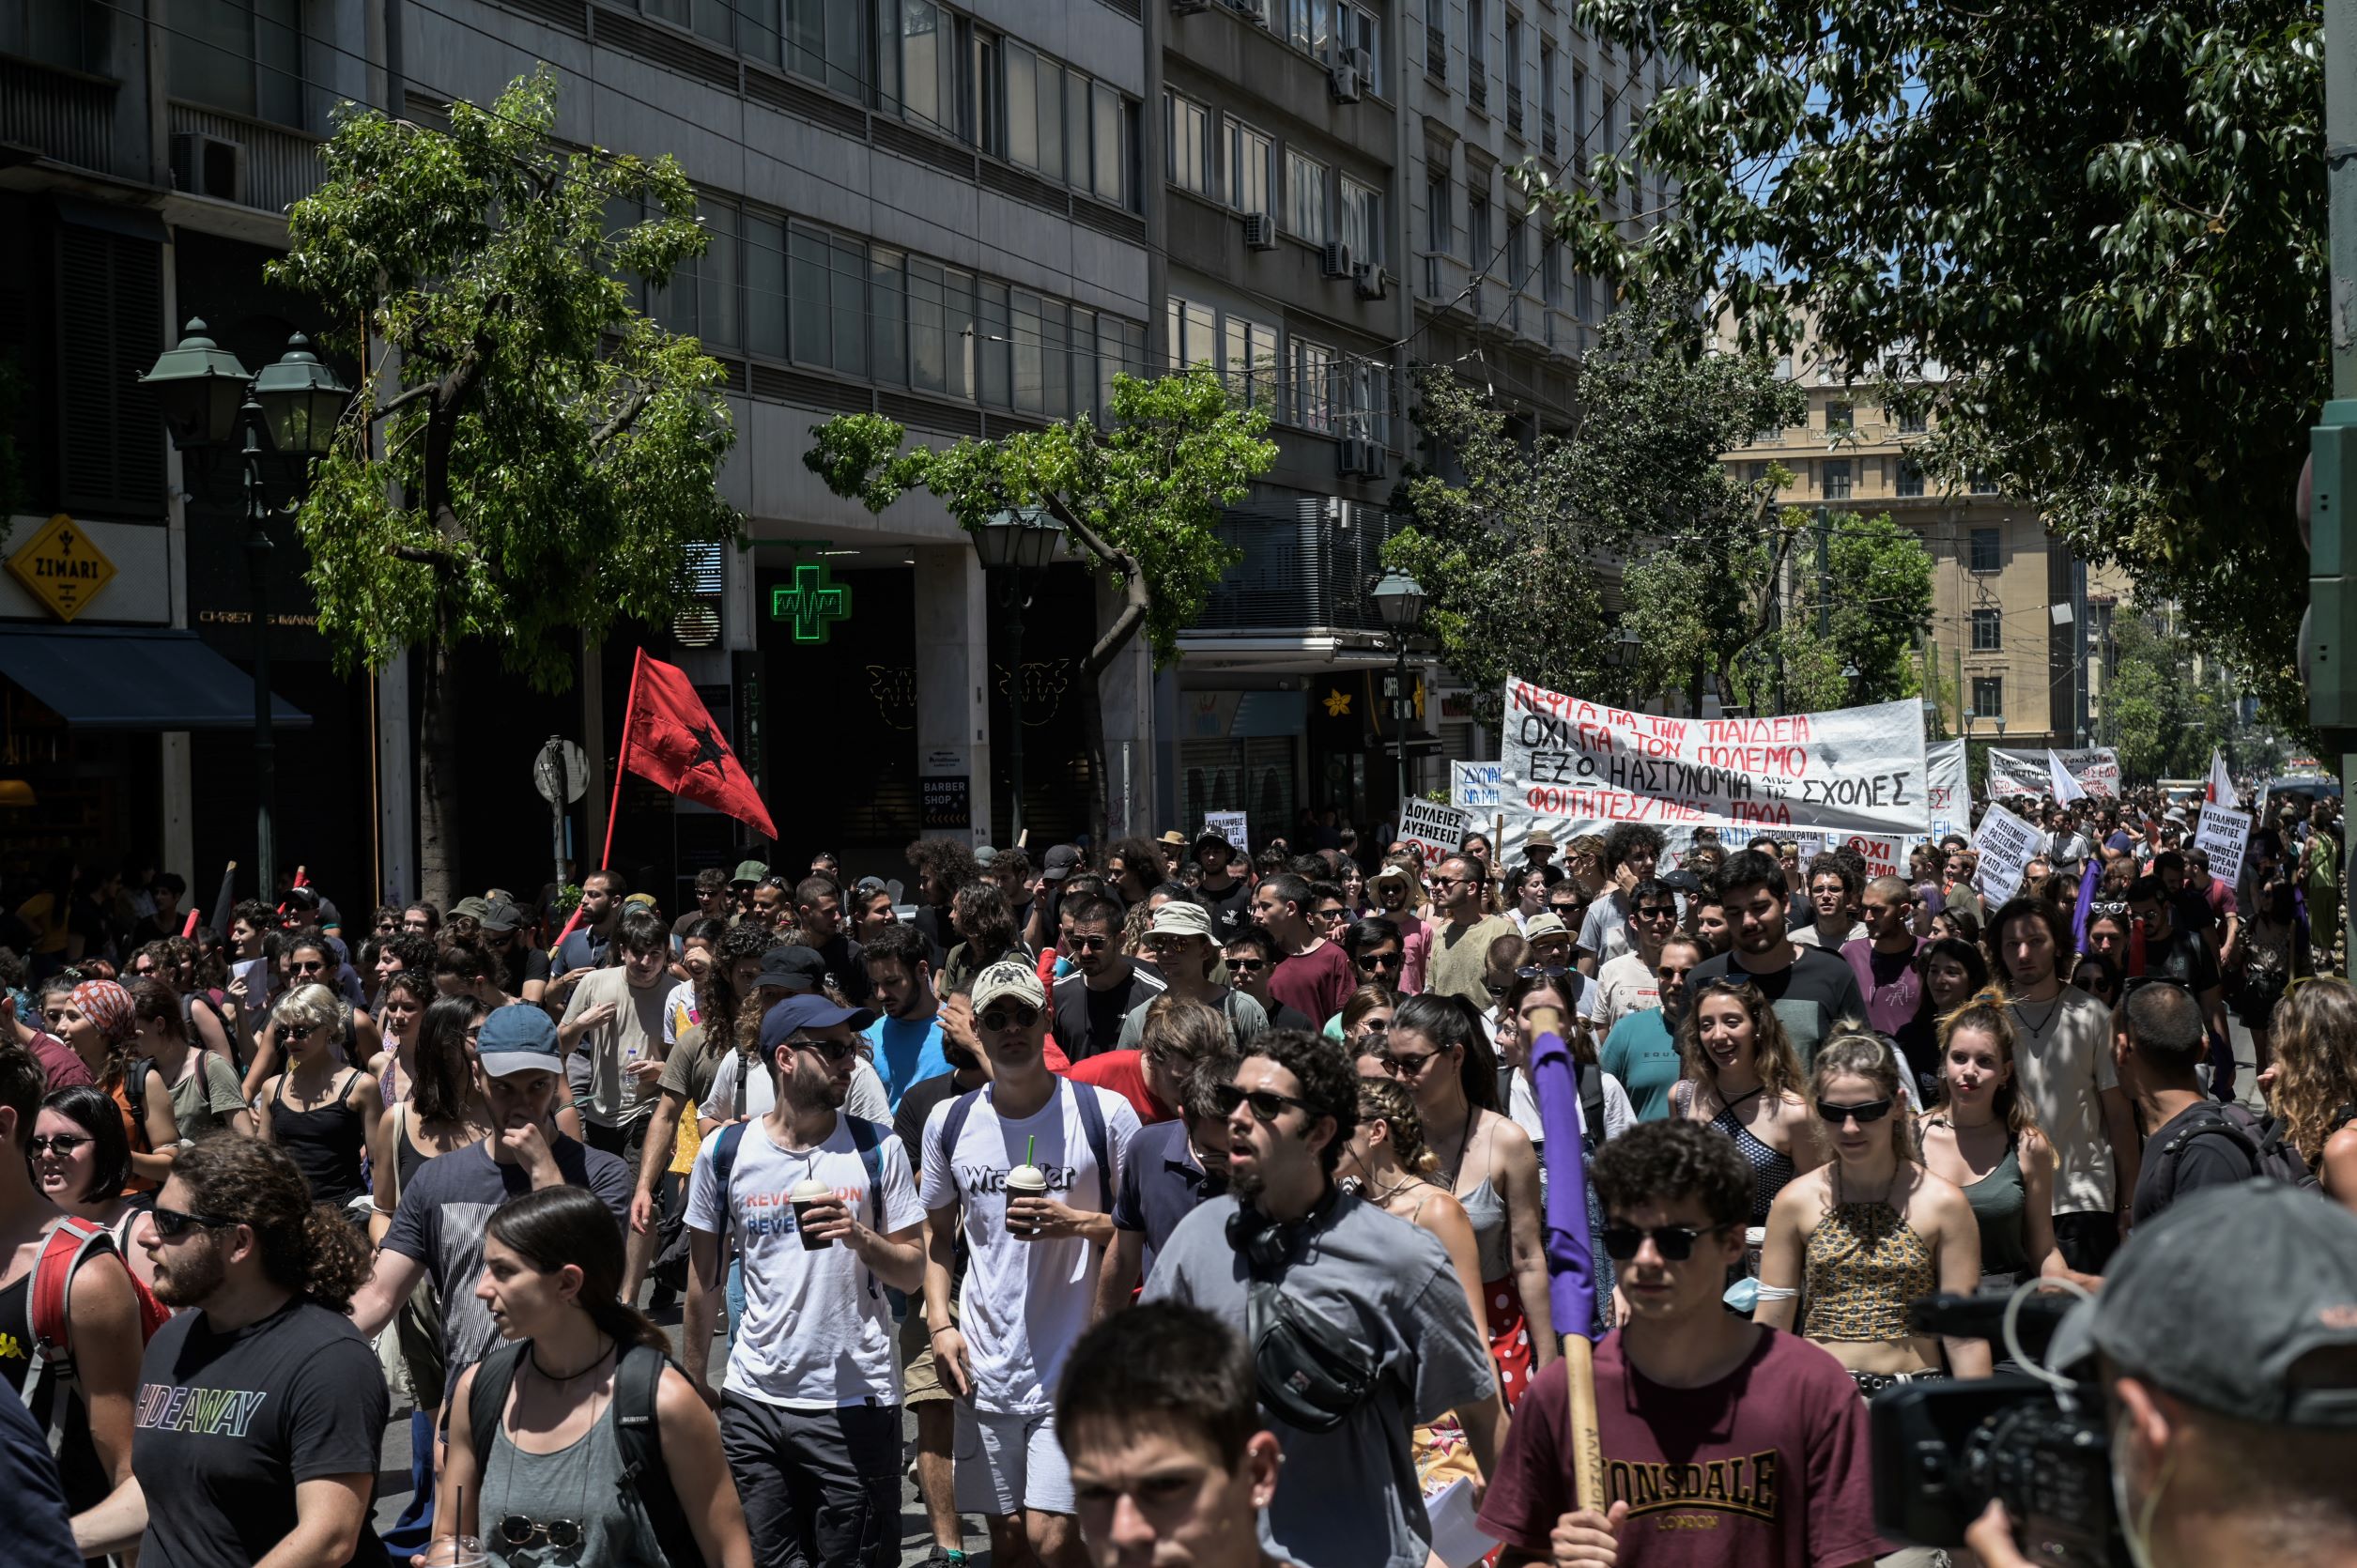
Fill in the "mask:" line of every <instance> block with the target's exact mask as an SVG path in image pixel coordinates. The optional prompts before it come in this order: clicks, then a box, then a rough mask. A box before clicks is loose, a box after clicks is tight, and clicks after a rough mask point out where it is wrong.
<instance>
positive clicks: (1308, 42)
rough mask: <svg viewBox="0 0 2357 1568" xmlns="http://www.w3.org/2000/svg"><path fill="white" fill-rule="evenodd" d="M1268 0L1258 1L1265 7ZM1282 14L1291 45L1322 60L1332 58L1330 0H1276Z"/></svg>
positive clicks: (1332, 12)
mask: <svg viewBox="0 0 2357 1568" xmlns="http://www.w3.org/2000/svg"><path fill="white" fill-rule="evenodd" d="M1270 3H1271V0H1260V4H1262V5H1263V6H1267V5H1269V4H1270ZM1275 3H1276V4H1277V5H1279V6H1281V7H1282V8H1283V9H1284V13H1285V36H1286V38H1290V39H1291V40H1292V42H1293V44H1294V47H1296V48H1298V49H1306V50H1308V51H1309V52H1310V53H1311V54H1315V55H1317V57H1318V58H1319V59H1321V60H1330V59H1332V58H1333V53H1332V51H1333V45H1334V39H1333V25H1334V8H1333V0H1275Z"/></svg>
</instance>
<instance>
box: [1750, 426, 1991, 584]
mask: <svg viewBox="0 0 2357 1568" xmlns="http://www.w3.org/2000/svg"><path fill="white" fill-rule="evenodd" d="M1782 434H1783V432H1782V431H1776V432H1774V433H1763V434H1761V435H1760V436H1758V437H1757V438H1755V439H1758V440H1762V441H1768V440H1774V439H1777V438H1779V437H1781V436H1782ZM1898 464H1899V466H1898V469H1896V471H1895V472H1894V473H1893V474H1892V476H1891V493H1892V494H1893V495H1896V496H1900V497H1902V498H1919V497H1921V496H1923V495H1924V494H1926V493H1927V492H1926V489H1925V482H1924V475H1923V469H1922V467H1921V466H1920V465H1919V464H1918V463H1916V462H1915V461H1914V460H1913V459H1911V458H1906V457H1902V458H1900V459H1898ZM1816 467H1817V487H1818V490H1819V491H1820V493H1822V494H1823V495H1824V497H1825V499H1826V500H1849V499H1850V498H1851V496H1852V494H1853V493H1854V492H1855V490H1856V464H1855V463H1854V462H1853V460H1852V459H1850V458H1847V457H1825V458H1820V459H1818V461H1817V465H1816ZM1767 472H1768V465H1767V463H1766V461H1765V460H1764V459H1763V460H1760V461H1756V462H1752V463H1748V464H1746V465H1745V467H1744V481H1745V483H1746V484H1759V483H1760V482H1762V481H1763V480H1764V479H1766V478H1767ZM1803 483H1804V484H1806V478H1805V476H1804V481H1803ZM1964 493H1965V494H1967V495H1974V496H1994V495H1995V494H1996V493H1997V483H1996V480H1995V477H1994V476H1992V475H1990V474H1987V473H1984V472H1982V471H1981V470H1980V469H1974V470H1973V471H1972V472H1971V473H1970V474H1969V475H1968V476H1967V477H1966V479H1965V483H1964ZM1983 531H1986V532H1989V533H1990V534H1991V535H1992V536H1993V537H1994V535H1995V530H1979V529H1976V530H1974V531H1973V537H1974V541H1975V546H1974V548H1975V558H1976V561H1977V560H1978V552H1979V539H1980V534H1981V533H1982V532H1983ZM1973 570H1974V571H1976V572H1994V571H1995V570H1996V563H1995V561H1994V560H1992V561H1991V562H1990V563H1989V564H1988V565H1987V566H1981V565H1979V564H1976V565H1975V566H1974V567H1973Z"/></svg>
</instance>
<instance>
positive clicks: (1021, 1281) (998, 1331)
mask: <svg viewBox="0 0 2357 1568" xmlns="http://www.w3.org/2000/svg"><path fill="white" fill-rule="evenodd" d="M1081 1094H1093V1095H1095V1096H1096V1097H1097V1105H1098V1107H1099V1109H1100V1110H1101V1112H1102V1113H1103V1115H1104V1124H1105V1152H1106V1154H1107V1156H1108V1157H1109V1158H1110V1159H1111V1161H1112V1162H1113V1169H1112V1170H1110V1171H1107V1172H1105V1173H1104V1179H1103V1180H1100V1179H1099V1176H1098V1170H1097V1160H1096V1156H1095V1155H1094V1154H1093V1153H1092V1152H1091V1151H1090V1149H1089V1147H1088V1136H1087V1134H1086V1132H1085V1131H1084V1130H1082V1127H1081V1120H1080V1106H1079V1102H1078V1101H1077V1099H1075V1098H1074V1097H1075V1096H1076V1095H1081ZM991 1098H992V1091H991V1090H990V1089H989V1088H987V1087H986V1088H984V1089H983V1090H982V1091H981V1098H980V1099H977V1100H976V1101H975V1102H974V1107H973V1110H972V1111H971V1112H970V1113H968V1115H967V1116H966V1118H965V1126H964V1127H963V1129H962V1130H960V1132H959V1134H958V1146H957V1147H956V1148H955V1149H944V1148H943V1147H942V1146H941V1139H942V1126H943V1123H944V1122H946V1121H947V1119H948V1115H949V1107H950V1106H952V1105H954V1104H956V1103H957V1101H956V1099H945V1100H943V1101H942V1102H941V1103H940V1104H938V1105H936V1106H934V1107H933V1108H932V1115H928V1116H927V1117H926V1118H925V1173H924V1183H923V1186H922V1189H921V1190H920V1191H919V1193H918V1196H919V1197H920V1198H921V1199H922V1201H923V1203H924V1205H925V1207H926V1209H927V1210H928V1211H930V1210H932V1209H936V1208H943V1207H947V1206H949V1205H951V1204H956V1205H958V1206H959V1207H960V1208H961V1209H962V1211H963V1212H962V1213H961V1215H960V1219H959V1223H960V1225H961V1227H962V1228H963V1232H964V1236H965V1244H966V1253H967V1256H968V1259H969V1261H968V1264H967V1268H966V1276H965V1294H964V1296H963V1317H962V1318H961V1319H960V1321H959V1324H958V1327H959V1328H960V1329H961V1330H963V1331H964V1334H965V1343H966V1347H967V1350H968V1351H969V1352H970V1354H971V1355H972V1358H973V1361H974V1407H975V1408H976V1409H978V1410H984V1411H989V1412H991V1413H993V1414H996V1415H1037V1414H1040V1413H1041V1412H1044V1411H1047V1410H1049V1409H1052V1408H1054V1407H1055V1385H1056V1383H1057V1381H1058V1380H1059V1379H1060V1378H1061V1377H1062V1376H1063V1372H1064V1358H1065V1357H1066V1356H1068V1355H1070V1354H1071V1349H1072V1345H1074V1344H1075V1343H1076V1342H1077V1341H1078V1340H1079V1339H1080V1336H1081V1334H1082V1332H1083V1331H1084V1330H1086V1328H1087V1327H1088V1313H1089V1307H1090V1304H1091V1297H1092V1295H1093V1294H1094V1292H1095V1290H1096V1280H1097V1250H1096V1249H1095V1248H1094V1247H1092V1246H1090V1245H1089V1244H1088V1243H1087V1242H1086V1241H1085V1240H1083V1239H1082V1238H1081V1237H1076V1236H1068V1237H1056V1238H1055V1239H1053V1240H1045V1241H1025V1240H1023V1239H1022V1238H1020V1237H1012V1236H1009V1235H1008V1234H1007V1173H1008V1172H1009V1170H1012V1169H1013V1168H1014V1167H1015V1166H1017V1165H1020V1164H1022V1163H1024V1155H1025V1153H1026V1152H1027V1151H1028V1149H1029V1147H1030V1141H1031V1140H1032V1139H1034V1138H1037V1139H1038V1140H1039V1149H1038V1153H1037V1154H1036V1155H1034V1156H1033V1157H1032V1161H1031V1162H1032V1163H1034V1164H1036V1165H1038V1166H1039V1167H1040V1169H1041V1170H1043V1171H1045V1172H1046V1173H1047V1176H1048V1192H1049V1194H1050V1195H1051V1196H1053V1197H1054V1198H1055V1200H1056V1201H1057V1202H1058V1203H1061V1204H1063V1205H1064V1206H1065V1207H1068V1208H1076V1209H1079V1210H1081V1211H1082V1212H1084V1213H1088V1214H1101V1213H1104V1212H1105V1211H1106V1205H1105V1203H1104V1193H1105V1191H1107V1190H1108V1189H1110V1190H1111V1191H1116V1192H1117V1191H1120V1190H1121V1170H1122V1167H1123V1166H1125V1165H1127V1164H1128V1163H1129V1159H1130V1141H1131V1140H1132V1138H1135V1137H1136V1136H1137V1130H1138V1123H1137V1113H1136V1112H1135V1111H1132V1109H1131V1108H1130V1102H1129V1101H1128V1100H1126V1099H1122V1098H1121V1097H1120V1096H1119V1095H1117V1094H1115V1093H1114V1092H1113V1091H1112V1090H1110V1089H1100V1088H1095V1087H1092V1086H1090V1085H1088V1084H1075V1083H1072V1082H1071V1080H1069V1079H1058V1080H1057V1081H1056V1088H1055V1097H1054V1098H1053V1099H1050V1100H1049V1101H1048V1102H1047V1103H1046V1104H1045V1105H1043V1106H1041V1107H1040V1109H1039V1110H1038V1111H1036V1112H1034V1113H1032V1114H1031V1115H1028V1116H1025V1117H1024V1118H1023V1119H1022V1120H1021V1121H1002V1120H1001V1119H1000V1118H999V1115H998V1113H997V1112H996V1111H994V1109H992V1105H991Z"/></svg>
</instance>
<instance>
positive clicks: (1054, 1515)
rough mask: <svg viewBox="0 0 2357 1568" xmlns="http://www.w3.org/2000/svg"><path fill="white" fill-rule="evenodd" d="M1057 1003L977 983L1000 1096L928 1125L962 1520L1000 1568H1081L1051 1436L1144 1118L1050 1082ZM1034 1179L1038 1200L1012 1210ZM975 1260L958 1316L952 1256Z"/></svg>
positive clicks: (997, 977) (1023, 984) (929, 1253)
mask: <svg viewBox="0 0 2357 1568" xmlns="http://www.w3.org/2000/svg"><path fill="white" fill-rule="evenodd" d="M1047 1005H1048V998H1047V992H1046V990H1045V989H1044V988H1043V987H1042V986H1041V985H1040V977H1039V976H1038V975H1036V974H1034V973H1033V972H1032V970H1031V968H1030V966H1029V965H1027V964H1024V963H1022V962H1020V961H1006V960H1002V961H999V962H997V963H994V964H992V965H991V966H990V967H989V968H987V969H985V970H983V971H982V973H981V974H980V975H979V976H977V977H976V979H975V982H974V994H973V1008H974V1015H975V1018H976V1021H977V1023H978V1030H977V1034H978V1037H979V1038H980V1040H981V1045H982V1050H983V1052H984V1053H985V1054H986V1055H987V1056H988V1058H989V1062H990V1073H991V1082H990V1084H987V1085H986V1086H984V1087H982V1088H978V1089H976V1090H974V1091H972V1092H971V1093H969V1094H965V1095H961V1096H959V1097H958V1098H957V1099H950V1100H945V1101H943V1102H942V1103H941V1104H940V1105H937V1106H935V1107H934V1108H933V1110H932V1114H931V1115H929V1116H928V1117H927V1118H926V1122H925V1145H924V1146H925V1157H924V1179H923V1184H922V1188H921V1191H920V1192H919V1197H920V1199H921V1201H922V1202H923V1204H924V1207H925V1321H926V1325H927V1328H928V1331H929V1333H930V1334H931V1336H932V1345H933V1350H934V1353H935V1356H936V1357H937V1358H938V1360H939V1362H940V1366H941V1372H942V1376H943V1378H944V1380H945V1381H947V1383H948V1385H949V1387H950V1388H951V1389H952V1390H953V1391H955V1392H956V1393H957V1394H958V1396H959V1404H958V1407H957V1423H958V1441H957V1451H958V1453H959V1455H960V1460H959V1464H958V1468H957V1494H958V1506H959V1509H960V1511H961V1512H963V1513H970V1514H981V1515H982V1516H983V1518H984V1520H985V1521H986V1523H987V1524H988V1525H989V1527H990V1536H991V1561H992V1562H993V1563H994V1564H997V1565H998V1568H1081V1564H1082V1563H1084V1562H1085V1561H1086V1554H1085V1553H1084V1551H1083V1548H1082V1545H1081V1540H1080V1536H1079V1534H1078V1532H1076V1531H1075V1530H1073V1528H1072V1512H1073V1501H1072V1482H1071V1472H1070V1471H1069V1470H1068V1469H1067V1468H1066V1465H1065V1460H1064V1453H1063V1450H1062V1448H1061V1447H1060V1446H1058V1444H1057V1441H1056V1436H1055V1414H1054V1409H1055V1390H1056V1384H1057V1381H1058V1379H1059V1377H1060V1376H1061V1374H1062V1372H1063V1366H1064V1360H1065V1358H1066V1357H1067V1356H1068V1355H1069V1354H1070V1353H1071V1348H1072V1346H1073V1345H1075V1344H1076V1343H1078V1341H1079V1339H1080V1336H1081V1335H1082V1333H1084V1332H1085V1331H1086V1330H1087V1328H1088V1324H1089V1318H1090V1315H1091V1314H1092V1311H1093V1309H1094V1304H1095V1303H1094V1297H1095V1284H1096V1272H1097V1268H1098V1262H1099V1259H1100V1258H1101V1255H1102V1253H1103V1252H1104V1249H1105V1248H1106V1247H1107V1246H1108V1245H1109V1244H1110V1243H1111V1242H1112V1239H1113V1194H1114V1192H1115V1191H1116V1190H1117V1187H1118V1185H1119V1182H1120V1176H1121V1167H1122V1165H1123V1164H1124V1163H1125V1162H1126V1161H1128V1159H1129V1153H1130V1143H1131V1140H1132V1139H1133V1138H1135V1137H1136V1136H1137V1130H1138V1122H1137V1114H1136V1113H1135V1112H1134V1111H1132V1109H1131V1108H1130V1105H1129V1102H1128V1101H1126V1100H1124V1099H1122V1098H1121V1097H1120V1096H1118V1095H1117V1094H1115V1093H1113V1092H1112V1091H1111V1090H1108V1089H1099V1088H1093V1087H1091V1086H1089V1085H1086V1084H1076V1083H1071V1082H1068V1081H1066V1080H1064V1079H1060V1078H1058V1077H1056V1076H1055V1074H1054V1073H1051V1072H1050V1071H1048V1069H1047V1065H1046V1062H1045V1060H1044V1051H1045V1046H1046V1042H1047V1018H1048V1015H1047ZM1025 1165H1027V1166H1031V1167H1034V1168H1036V1169H1037V1170H1038V1171H1040V1173H1042V1174H1043V1175H1044V1176H1045V1178H1046V1183H1045V1191H1044V1192H1043V1193H1042V1194H1041V1195H1039V1196H1010V1195H1009V1191H1008V1186H1007V1182H1008V1176H1009V1173H1010V1172H1012V1171H1013V1170H1014V1169H1015V1168H1016V1167H1018V1166H1025ZM961 1236H963V1239H964V1242H965V1247H966V1256H967V1267H966V1277H965V1286H964V1290H963V1295H962V1296H961V1297H960V1298H959V1302H958V1314H957V1315H956V1316H955V1317H954V1318H953V1317H952V1315H951V1312H950V1293H951V1279H952V1273H953V1270H954V1268H955V1264H956V1253H957V1243H958V1240H959V1238H960V1237H961Z"/></svg>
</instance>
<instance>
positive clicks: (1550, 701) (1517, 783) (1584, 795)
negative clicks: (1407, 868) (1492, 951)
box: [1500, 681, 1930, 863]
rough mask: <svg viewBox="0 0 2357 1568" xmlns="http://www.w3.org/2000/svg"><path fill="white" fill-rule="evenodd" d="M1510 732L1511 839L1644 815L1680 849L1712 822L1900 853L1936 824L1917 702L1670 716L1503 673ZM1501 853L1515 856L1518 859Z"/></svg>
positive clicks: (1599, 827) (1724, 828)
mask: <svg viewBox="0 0 2357 1568" xmlns="http://www.w3.org/2000/svg"><path fill="white" fill-rule="evenodd" d="M1504 727H1505V739H1504V744H1503V745H1502V746H1501V747H1500V749H1501V751H1502V752H1503V756H1502V758H1501V759H1500V761H1501V764H1502V769H1503V777H1502V785H1503V786H1504V793H1505V802H1504V812H1505V818H1506V837H1507V838H1508V839H1509V840H1510V841H1511V843H1512V845H1513V846H1516V847H1518V846H1519V843H1520V841H1521V838H1522V836H1523V835H1525V834H1527V833H1529V832H1530V831H1531V830H1532V829H1533V828H1539V827H1544V828H1546V829H1547V830H1548V831H1549V832H1550V833H1552V834H1553V835H1554V836H1555V841H1556V842H1557V843H1558V844H1561V843H1564V842H1565V841H1567V840H1568V839H1570V838H1579V836H1581V835H1582V834H1590V833H1595V834H1600V833H1603V832H1604V831H1605V830H1606V829H1608V828H1610V826H1611V825H1612V824H1613V823H1614V822H1648V823H1651V824H1652V825H1653V826H1655V827H1657V828H1659V829H1660V830H1661V833H1662V836H1663V838H1666V839H1667V840H1668V841H1669V842H1670V844H1671V846H1672V847H1673V848H1674V847H1683V846H1684V845H1685V844H1686V843H1687V840H1688V839H1690V838H1692V836H1693V833H1694V830H1695V829H1696V828H1699V827H1707V828H1713V829H1716V830H1717V831H1718V833H1719V835H1720V837H1721V838H1732V839H1733V840H1734V841H1736V842H1741V841H1742V840H1743V839H1745V838H1749V837H1751V836H1752V835H1754V834H1758V833H1773V834H1775V835H1776V836H1778V837H1779V838H1783V837H1788V836H1789V837H1797V836H1798V833H1799V832H1815V833H1821V834H1825V835H1826V836H1828V837H1831V838H1849V837H1850V836H1851V835H1856V836H1858V837H1859V838H1864V839H1866V840H1868V841H1869V842H1870V843H1880V842H1884V841H1887V843H1888V844H1889V846H1890V852H1891V853H1903V852H1901V851H1899V850H1898V847H1897V846H1898V844H1899V842H1900V841H1901V840H1903V839H1904V838H1907V837H1908V836H1910V835H1912V836H1915V837H1918V838H1919V837H1921V836H1922V834H1923V833H1924V832H1925V830H1926V829H1927V828H1928V826H1929V825H1930V818H1929V815H1928V813H1927V809H1926V797H1925V794H1924V769H1923V710H1922V705H1921V704H1920V703H1918V702H1915V701H1912V700H1910V701H1903V702H1885V703H1880V704H1878V705H1876V706H1873V707H1870V708H1845V709H1842V710H1841V711H1839V712H1835V713H1826V714H1785V715H1779V716H1777V717H1774V718H1671V717H1668V716H1665V715H1658V714H1639V713H1631V712H1628V711H1627V710H1625V709H1621V708H1615V707H1612V706H1610V704H1609V703H1599V702H1587V701H1582V700H1581V699H1579V698H1576V697H1566V696H1564V695H1563V694H1562V693H1561V692H1552V691H1548V690H1547V689H1546V688H1545V687H1542V686H1535V685H1533V684H1530V683H1529V682H1527V681H1509V682H1507V683H1506V696H1505V720H1504ZM1794 830H1797V831H1794ZM1500 848H1501V850H1502V852H1503V858H1504V859H1505V860H1506V861H1507V862H1508V863H1511V862H1512V861H1513V860H1514V859H1515V858H1516V854H1515V853H1514V849H1513V848H1509V847H1508V846H1507V845H1501V846H1500ZM1870 858H1872V855H1871V853H1870ZM1886 858H1887V857H1886Z"/></svg>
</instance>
